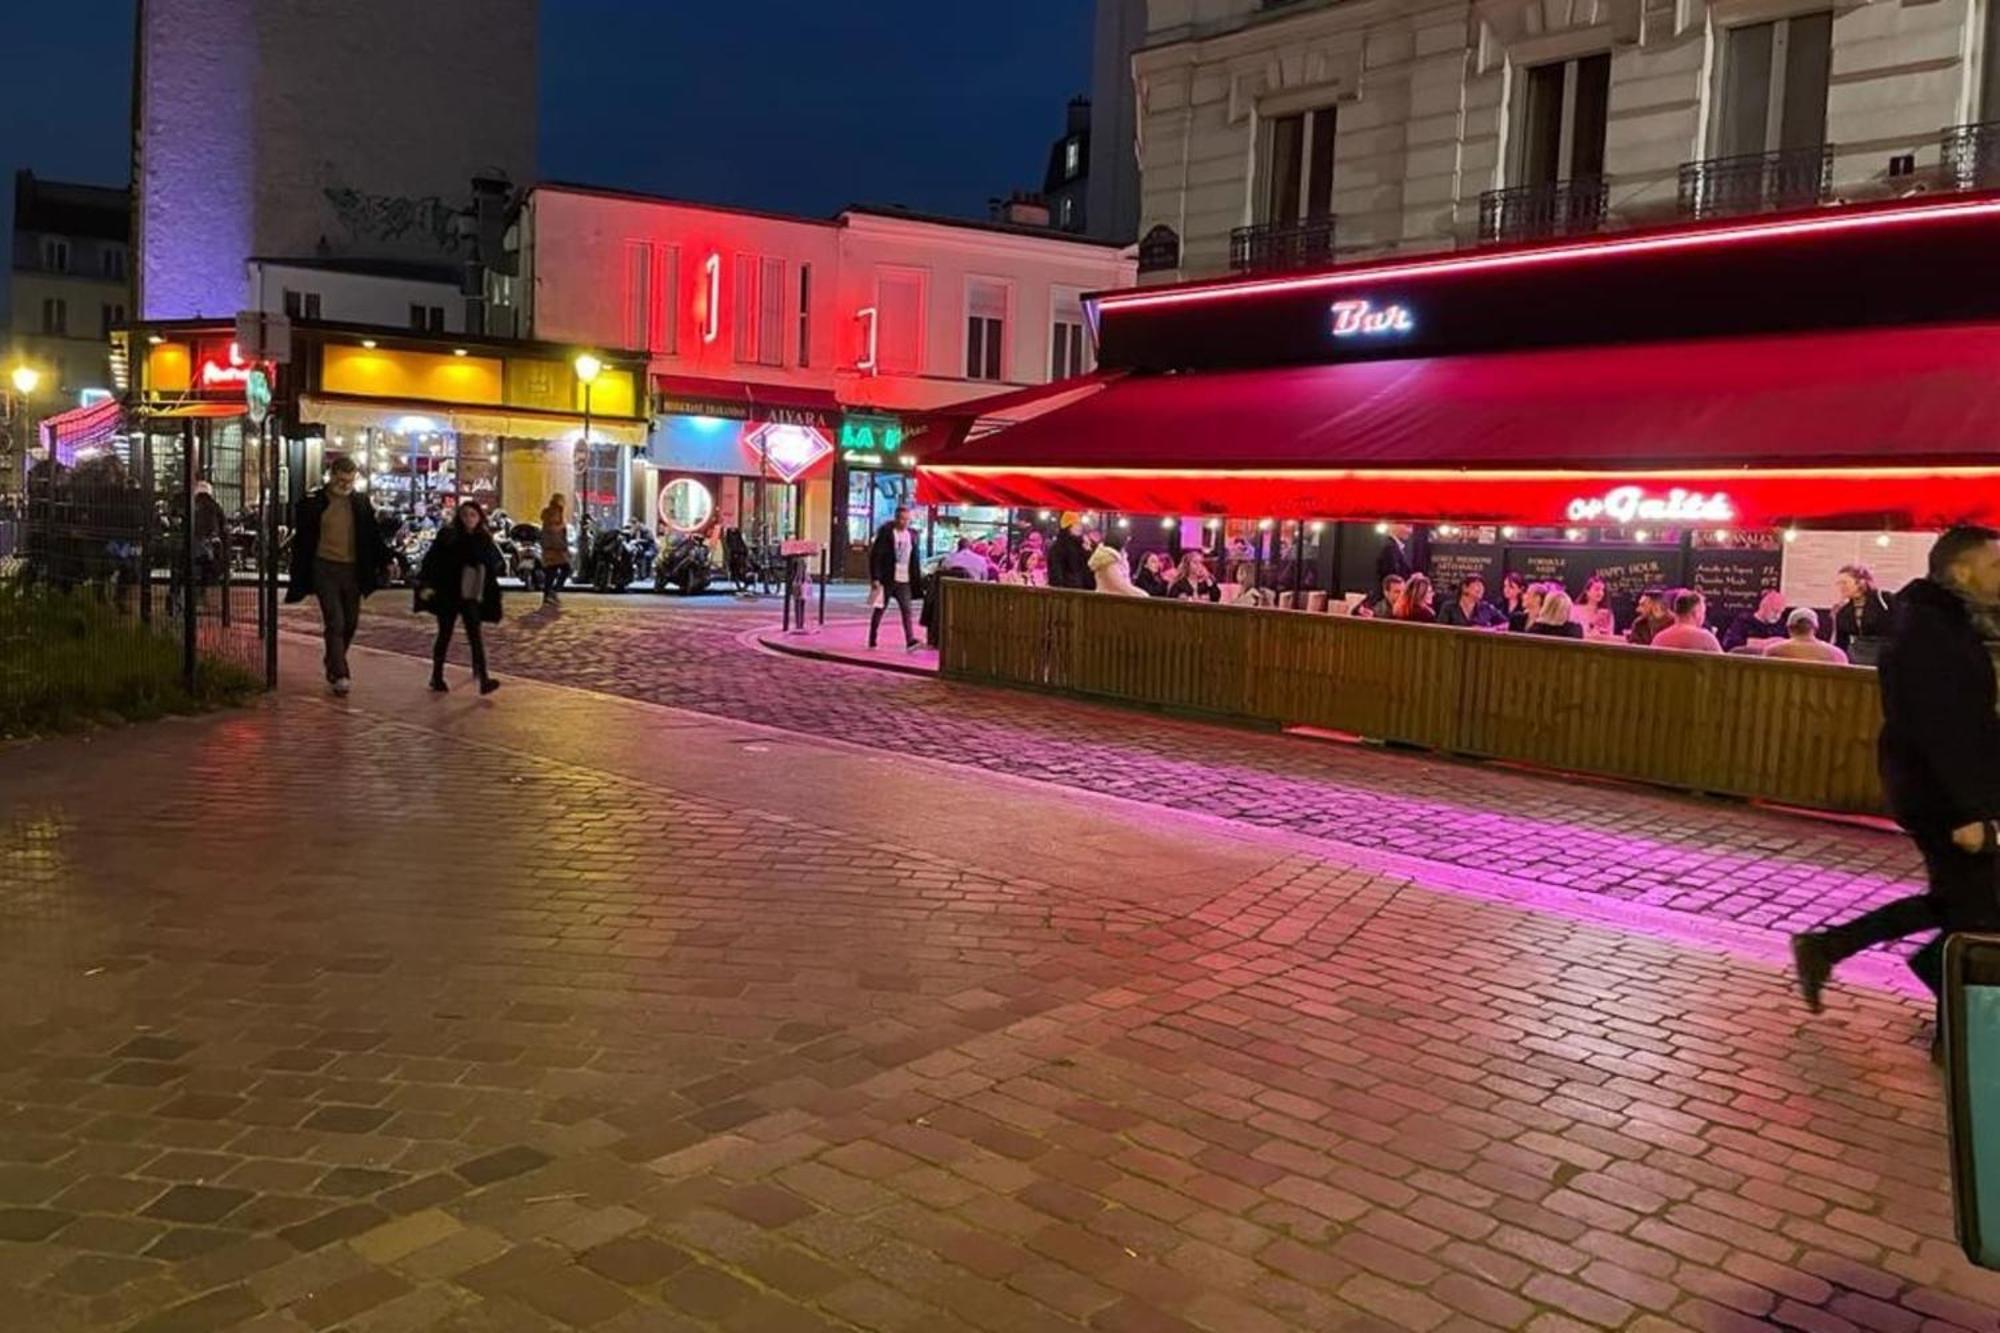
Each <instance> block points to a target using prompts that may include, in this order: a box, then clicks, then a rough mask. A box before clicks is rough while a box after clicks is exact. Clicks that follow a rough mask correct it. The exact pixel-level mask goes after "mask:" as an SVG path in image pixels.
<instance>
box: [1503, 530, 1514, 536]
mask: <svg viewBox="0 0 2000 1333" xmlns="http://www.w3.org/2000/svg"><path fill="white" fill-rule="evenodd" d="M1500 535H1501V536H1502V537H1512V536H1513V535H1514V529H1512V528H1502V529H1500Z"/></svg>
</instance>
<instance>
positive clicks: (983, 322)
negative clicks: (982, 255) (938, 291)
mask: <svg viewBox="0 0 2000 1333" xmlns="http://www.w3.org/2000/svg"><path fill="white" fill-rule="evenodd" d="M1006 348H1007V286H1006V284H1005V283H1000V282H993V281H991V280H988V279H985V278H974V279H973V280H972V281H971V282H969V283H967V284H966V288H965V377H966V378H967V379H969V380H1003V379H1005V378H1007V373H1006V372H1007V353H1006Z"/></svg>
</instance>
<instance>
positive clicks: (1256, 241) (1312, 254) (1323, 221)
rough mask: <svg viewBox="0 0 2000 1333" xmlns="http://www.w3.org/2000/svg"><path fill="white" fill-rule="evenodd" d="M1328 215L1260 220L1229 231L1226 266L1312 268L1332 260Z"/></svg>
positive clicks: (1254, 270) (1265, 269)
mask: <svg viewBox="0 0 2000 1333" xmlns="http://www.w3.org/2000/svg"><path fill="white" fill-rule="evenodd" d="M1334 221H1335V219H1333V218H1331V217H1323V218H1307V219H1306V220H1305V221H1303V222H1299V221H1292V222H1262V223H1259V224H1257V225H1256V226H1254V227H1238V228H1236V229H1235V230H1234V231H1232V232H1230V233H1229V267H1230V268H1231V269H1233V270H1235V271H1236V272H1238V273H1270V272H1277V271H1282V270H1284V269H1296V268H1315V267H1318V266H1320V265H1324V264H1331V263H1332V262H1333V235H1334Z"/></svg>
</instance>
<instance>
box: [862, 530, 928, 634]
mask: <svg viewBox="0 0 2000 1333" xmlns="http://www.w3.org/2000/svg"><path fill="white" fill-rule="evenodd" d="M920 577H921V575H920V574H919V572H918V569H917V534H916V533H914V532H912V531H910V508H909V506H908V505H898V506H897V507H896V517H895V518H893V519H892V520H890V521H889V522H887V523H884V524H883V525H882V526H881V527H880V528H877V529H876V530H875V540H874V542H873V543H871V544H870V545H869V547H868V579H869V581H870V582H871V583H873V584H874V585H875V586H874V587H872V588H870V589H869V590H868V600H869V602H870V603H871V604H873V606H874V608H875V609H874V610H873V611H871V612H869V614H868V646H869V647H870V648H873V647H874V646H875V636H876V635H877V634H879V633H880V632H881V630H882V613H883V612H884V611H887V610H888V609H889V602H890V600H891V599H894V601H895V603H896V606H897V608H898V609H899V610H901V611H902V613H903V646H904V647H905V648H909V649H912V650H915V649H916V648H918V647H919V646H920V645H919V644H918V643H917V631H916V627H915V626H914V625H912V624H911V623H910V596H911V591H912V590H913V589H914V588H916V586H917V581H918V579H919V578H920Z"/></svg>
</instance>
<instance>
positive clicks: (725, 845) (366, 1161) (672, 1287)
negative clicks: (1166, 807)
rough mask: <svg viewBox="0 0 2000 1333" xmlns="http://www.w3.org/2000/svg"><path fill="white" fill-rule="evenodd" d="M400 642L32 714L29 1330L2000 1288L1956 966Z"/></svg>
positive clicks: (1922, 1299)
mask: <svg viewBox="0 0 2000 1333" xmlns="http://www.w3.org/2000/svg"><path fill="white" fill-rule="evenodd" d="M287 651H288V661H287V669H288V670H290V671H292V672H293V673H294V678H295V679H296V678H297V677H298V676H299V675H301V674H303V671H302V670H301V668H305V667H307V666H308V664H309V657H308V656H307V655H306V654H305V650H304V649H302V648H288V650H287ZM401 665H402V664H400V663H398V662H397V661H396V660H395V659H393V658H386V657H381V656H377V655H368V656H366V657H365V658H364V659H363V660H362V661H361V662H360V663H359V667H360V670H359V671H358V673H357V674H358V675H359V676H360V685H359V687H358V690H357V694H356V696H355V697H354V698H353V699H352V700H350V701H348V702H346V703H334V702H332V701H329V700H325V699H322V698H318V697H315V696H314V695H313V694H311V693H309V692H305V691H303V690H302V689H299V688H295V689H294V690H293V691H292V692H289V693H288V694H286V695H285V696H283V697H281V698H280V699H279V700H278V701H276V702H275V703H271V704H267V705H264V706H261V707H259V708H258V709H255V710H252V711H249V712H246V713H241V714H236V715H230V716H226V717H221V718H212V719H205V720H201V721H196V722H173V723H164V724H160V725H157V726H154V727H148V728H138V729H132V730H129V731H124V732H119V733H113V734H108V735H105V736H102V737H99V738H97V739H94V740H91V741H61V742H52V743H47V744H43V745H40V746H36V747H32V748H26V749H19V750H16V751H13V752H10V753H9V754H8V760H7V763H6V764H5V765H4V766H0V915H4V920H0V926H4V930H0V975H5V976H6V978H7V981H8V984H7V985H6V986H5V987H4V988H0V1301H4V1306H0V1309H4V1310H5V1311H6V1313H5V1315H0V1326H4V1327H6V1328H9V1329H15V1328H18V1329H23V1330H36V1331H37V1333H41V1331H42V1330H50V1331H57V1330H66V1329H72V1328H133V1329H139V1330H144V1333H197V1331H199V1330H211V1329H246V1330H256V1331H257V1333H280V1331H286V1333H297V1331H300V1330H307V1329H312V1330H329V1329H339V1330H347V1331H348V1333H395V1331H398V1330H440V1331H441V1333H500V1331H502V1330H563V1329H592V1330H608V1331H611V1333H637V1331H638V1330H673V1331H683V1333H684V1331H686V1330H726V1331H728V1333H759V1331H764V1333H817V1331H819V1330H828V1329H869V1330H901V1331H906V1333H964V1331H965V1330H974V1329H976V1330H984V1331H988V1333H1012V1331H1014V1330H1040V1329H1051V1330H1054V1329H1082V1328H1089V1329H1094V1330H1099V1333H1136V1331H1140V1330H1146V1331H1157V1330H1176V1331H1180V1333H1185V1331H1186V1330H1203V1331H1204V1333H1266V1331H1269V1330H1279V1329H1312V1330H1342V1331H1348V1330H1353V1331H1357V1333H1358V1331H1362V1330H1378V1329H1415V1330H1426V1331H1428V1330H1451V1333H1469V1331H1472V1330H1488V1329H1529V1330H1533V1331H1534V1333H1566V1331H1567V1330H1576V1329H1593V1328H1594V1329H1626V1330H1632V1333H1660V1331H1661V1330H1667V1329H1674V1328H1683V1329H1693V1330H1702V1331H1704V1333H1719V1331H1722V1330H1736V1329H1761V1328H1772V1327H1789V1328H1797V1329H1802V1330H1814V1331H1815V1333H1818V1331H1820V1330H1832V1331H1836V1333H1844V1331H1847V1330H1896V1331H1899V1333H1900V1331H1902V1330H1910V1331H1912V1333H1958V1330H1971V1331H1972V1333H2000V1316H1996V1314H1995V1310H1996V1309H2000V1281H1996V1280H1995V1279H1994V1277H1993V1275H1990V1274H1980V1273H1977V1272H1975V1271H1973V1270H1971V1269H1969V1268H1968V1267H1967V1266H1966V1264H1965V1263H1964V1261H1963V1260H1962V1259H1961V1258H1960V1257H1959V1255H1958V1254H1957V1252H1956V1249H1955V1247H1954V1246H1953V1245H1952V1244H1951V1242H1950V1240H1949V1235H1950V1220H1949V1216H1948V1205H1947V1201H1946V1194H1945V1185H1944V1176H1943V1161H1944V1145H1943V1142H1942V1137H1941V1132H1940V1118H1939V1112H1938V1104H1937V1088H1936V1082H1935V1076H1934V1075H1933V1073H1932V1071H1931V1070H1930V1069H1929V1067H1928V1065H1927V1064H1926V1062H1925V1061H1924V1058H1923V1056H1922V1054H1921V1052H1919V1051H1917V1050H1914V1049H1912V1048H1911V1047H1910V1046H1909V1045H1908V1044H1907V1042H1906V1040H1905V1038H1906V1036H1907V1033H1908V1031H1909V1030H1910V1028H1911V1027H1912V1025H1913V1023H1914V1021H1915V1012H1914V1008H1913V1006H1911V1005H1910V1004H1909V1003H1908V1002H1907V1001H1904V1000H1901V999H1898V998H1895V997H1893V996H1889V995H1886V994H1883V993H1879V992H1868V991H1862V992H1846V993H1843V994H1842V995H1840V996H1839V997H1837V999H1836V1001H1835V1004H1834V1008H1833V1011H1832V1012H1831V1013H1829V1014H1828V1015H1827V1016H1825V1017H1824V1018H1821V1019H1819V1020H1815V1021H1810V1022H1808V1021H1807V1020H1806V1019H1805V1018H1804V1016H1803V1015H1802V1014H1801V1012H1800V1011H1799V1010H1798V1008H1797V1006H1796V1003H1795V1001H1794V1000H1793V999H1792V997H1791V996H1790V995H1789V993H1788V989H1787V985H1786V981H1785V978H1784V977H1783V975H1782V973H1781V972H1780V971H1779V970H1777V969H1774V968H1770V967H1766V966H1760V965H1758V964H1756V963H1753V962H1746V961H1743V960H1741V959H1740V958H1736V957H1734V956H1731V955H1728V954H1721V953H1712V952H1705V951H1700V950H1693V949H1687V948H1683V947H1679V946H1676V945H1673V944H1670V943H1667V942H1665V941H1662V940H1660V939H1657V938H1654V937H1651V936H1648V935H1646V934H1643V933H1637V932H1624V931H1619V930H1614V929H1609V928H1605V927H1602V926H1597V925H1591V924H1588V923H1583V922H1579V921H1577V920H1574V919H1572V918H1569V917H1564V916H1559V915H1550V914H1539V913H1534V912H1528V911H1523V910H1519V909H1517V908H1513V907H1508V906H1504V905H1500V904H1495V903H1490V902H1484V901H1480V900H1478V899H1474V898H1466V897H1462V896H1455V895H1441V894H1438V893H1435V892H1432V891H1430V890H1428V889H1425V888H1423V887H1421V886H1419V885H1417V884H1414V883H1412V882H1411V881H1410V880H1408V879H1405V878H1400V877H1396V876H1390V875H1383V874H1379V873H1373V872H1368V871H1363V870H1358V869H1356V868H1355V867H1354V866H1353V865H1351V864H1349V863H1347V862H1344V861H1342V860H1341V859H1340V858H1339V857H1338V856H1320V855H1314V854H1311V853H1307V852H1301V851H1299V850H1298V849H1297V848H1296V847H1295V846H1294V845H1293V844H1292V843H1291V842H1289V841H1286V840H1284V839H1282V838H1279V837H1277V836H1275V835H1272V834H1270V833H1264V832H1258V831H1255V830H1245V831H1242V832H1240V833H1235V834H1231V833H1229V832H1227V831H1226V830H1225V831H1224V832H1223V833H1221V834H1218V833H1216V832H1214V831H1213V830H1210V829H1203V830H1200V831H1195V832H1189V831H1187V830H1184V829H1182V828H1180V827H1178V826H1176V824H1175V823H1174V821H1172V820H1171V819H1162V820H1160V821H1158V823H1157V824H1146V823H1142V822H1141V821H1135V820H1134V819H1133V818H1132V817H1131V812H1130V810H1129V808H1127V807H1123V806H1120V805H1117V804H1115V803H1111V802H1102V801H1096V800H1079V799H1078V798H1077V797H1075V796H1074V795H1073V794H1071V793H1068V792H1064V791H1057V790H1048V791H1044V790H1043V789H1039V788H1036V787H1034V786H1033V785H1032V784H1003V785H1001V786H999V787H995V786H994V785H993V784H992V783H991V781H990V780H988V779H984V778H982V777H981V776H980V775H978V774H976V773H972V772H956V773H955V772H949V771H940V770H926V771H924V772H923V773H921V774H912V773H909V772H907V771H905V768H906V766H904V765H900V764H897V763H894V762H885V761H884V760H883V759H881V758H876V757H871V756H869V755H868V754H866V753H862V752H857V751H854V750H851V749H846V748H840V747H829V746H826V745H823V744H816V743H811V742H805V741H799V742H783V741H777V740H773V739H772V736H773V733H770V732H766V731H757V730H746V729H743V728H740V727H738V726H735V725H733V724H729V723H724V722H718V721H711V720H704V719H701V718H693V717H689V716H688V715H685V714H677V713H669V712H663V711H660V710H656V709H651V708H648V707H645V706H642V705H638V704H632V703H626V702H621V701H618V700H613V699H608V698H604V697H602V696H597V695H592V694H587V693H583V692H578V691H568V690H555V689H547V688H541V687H536V686H534V685H531V684H528V683H525V682H521V681H515V682H513V683H511V684H510V686H509V687H508V689H507V690H506V691H504V692H503V693H502V694H501V695H499V696H497V698H496V699H495V700H492V701H488V702H483V703H482V702H481V701H479V700H476V699H474V698H470V697H468V696H467V695H466V694H465V693H464V692H462V691H461V692H457V693H454V694H452V695H449V696H444V697H429V696H426V695H424V694H422V693H421V673H412V672H407V671H403V670H400V669H399V668H400V666H401ZM1145 725H1147V726H1150V725H1151V724H1145ZM690 773H693V774H696V775H698V776H697V778H696V779H694V780H695V782H696V785H697V786H698V787H699V788H700V789H701V790H702V792H703V793H704V794H692V795H691V794H689V793H688V791H687V785H688V783H689V782H690V780H691V779H690ZM794 780H795V781H797V782H798V783H800V784H802V786H801V787H800V788H793V787H788V786H786V785H785V783H786V782H788V781H794ZM802 789H813V790H822V791H825V792H827V793H830V794H829V795H828V796H827V797H826V798H825V799H824V800H823V801H821V802H820V804H819V807H818V810H817V812H816V813H815V814H814V816H813V817H810V818H809V817H806V815H805V814H804V808H805V807H804V806H803V803H802V802H800V801H799V800H797V799H795V796H794V792H795V791H796V790H802ZM822 815H823V816H824V817H823V818H822V817H821V816H822ZM1038 828H1050V829H1054V830H1056V831H1057V832H1059V833H1060V835H1061V842H1062V845H1063V846H1065V847H1068V848H1070V849H1071V850H1070V851H1069V852H1068V853H1067V854H1065V853H1063V852H1062V851H1061V850H1060V849H1057V850H1053V851H1051V852H1050V854H1049V855H1048V856H1046V857H1039V858H1037V859H1036V861H1035V870H1034V872H1033V873H1028V872H1026V871H1024V869H1023V868H1022V862H1023V860H1024V859H1025V858H1024V857H1022V856H1021V855H1020V854H1019V847H1020V845H1021V839H1022V837H1023V836H1024V833H1023V831H1024V830H1031V829H1038ZM940 849H945V850H940ZM1104 864H1109V865H1115V866H1117V867H1119V869H1120V871H1121V873H1119V874H1117V875H1115V876H1105V875H1103V874H1101V873H1098V867H1100V866H1101V865H1104ZM1447 979H1448V980H1447Z"/></svg>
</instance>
